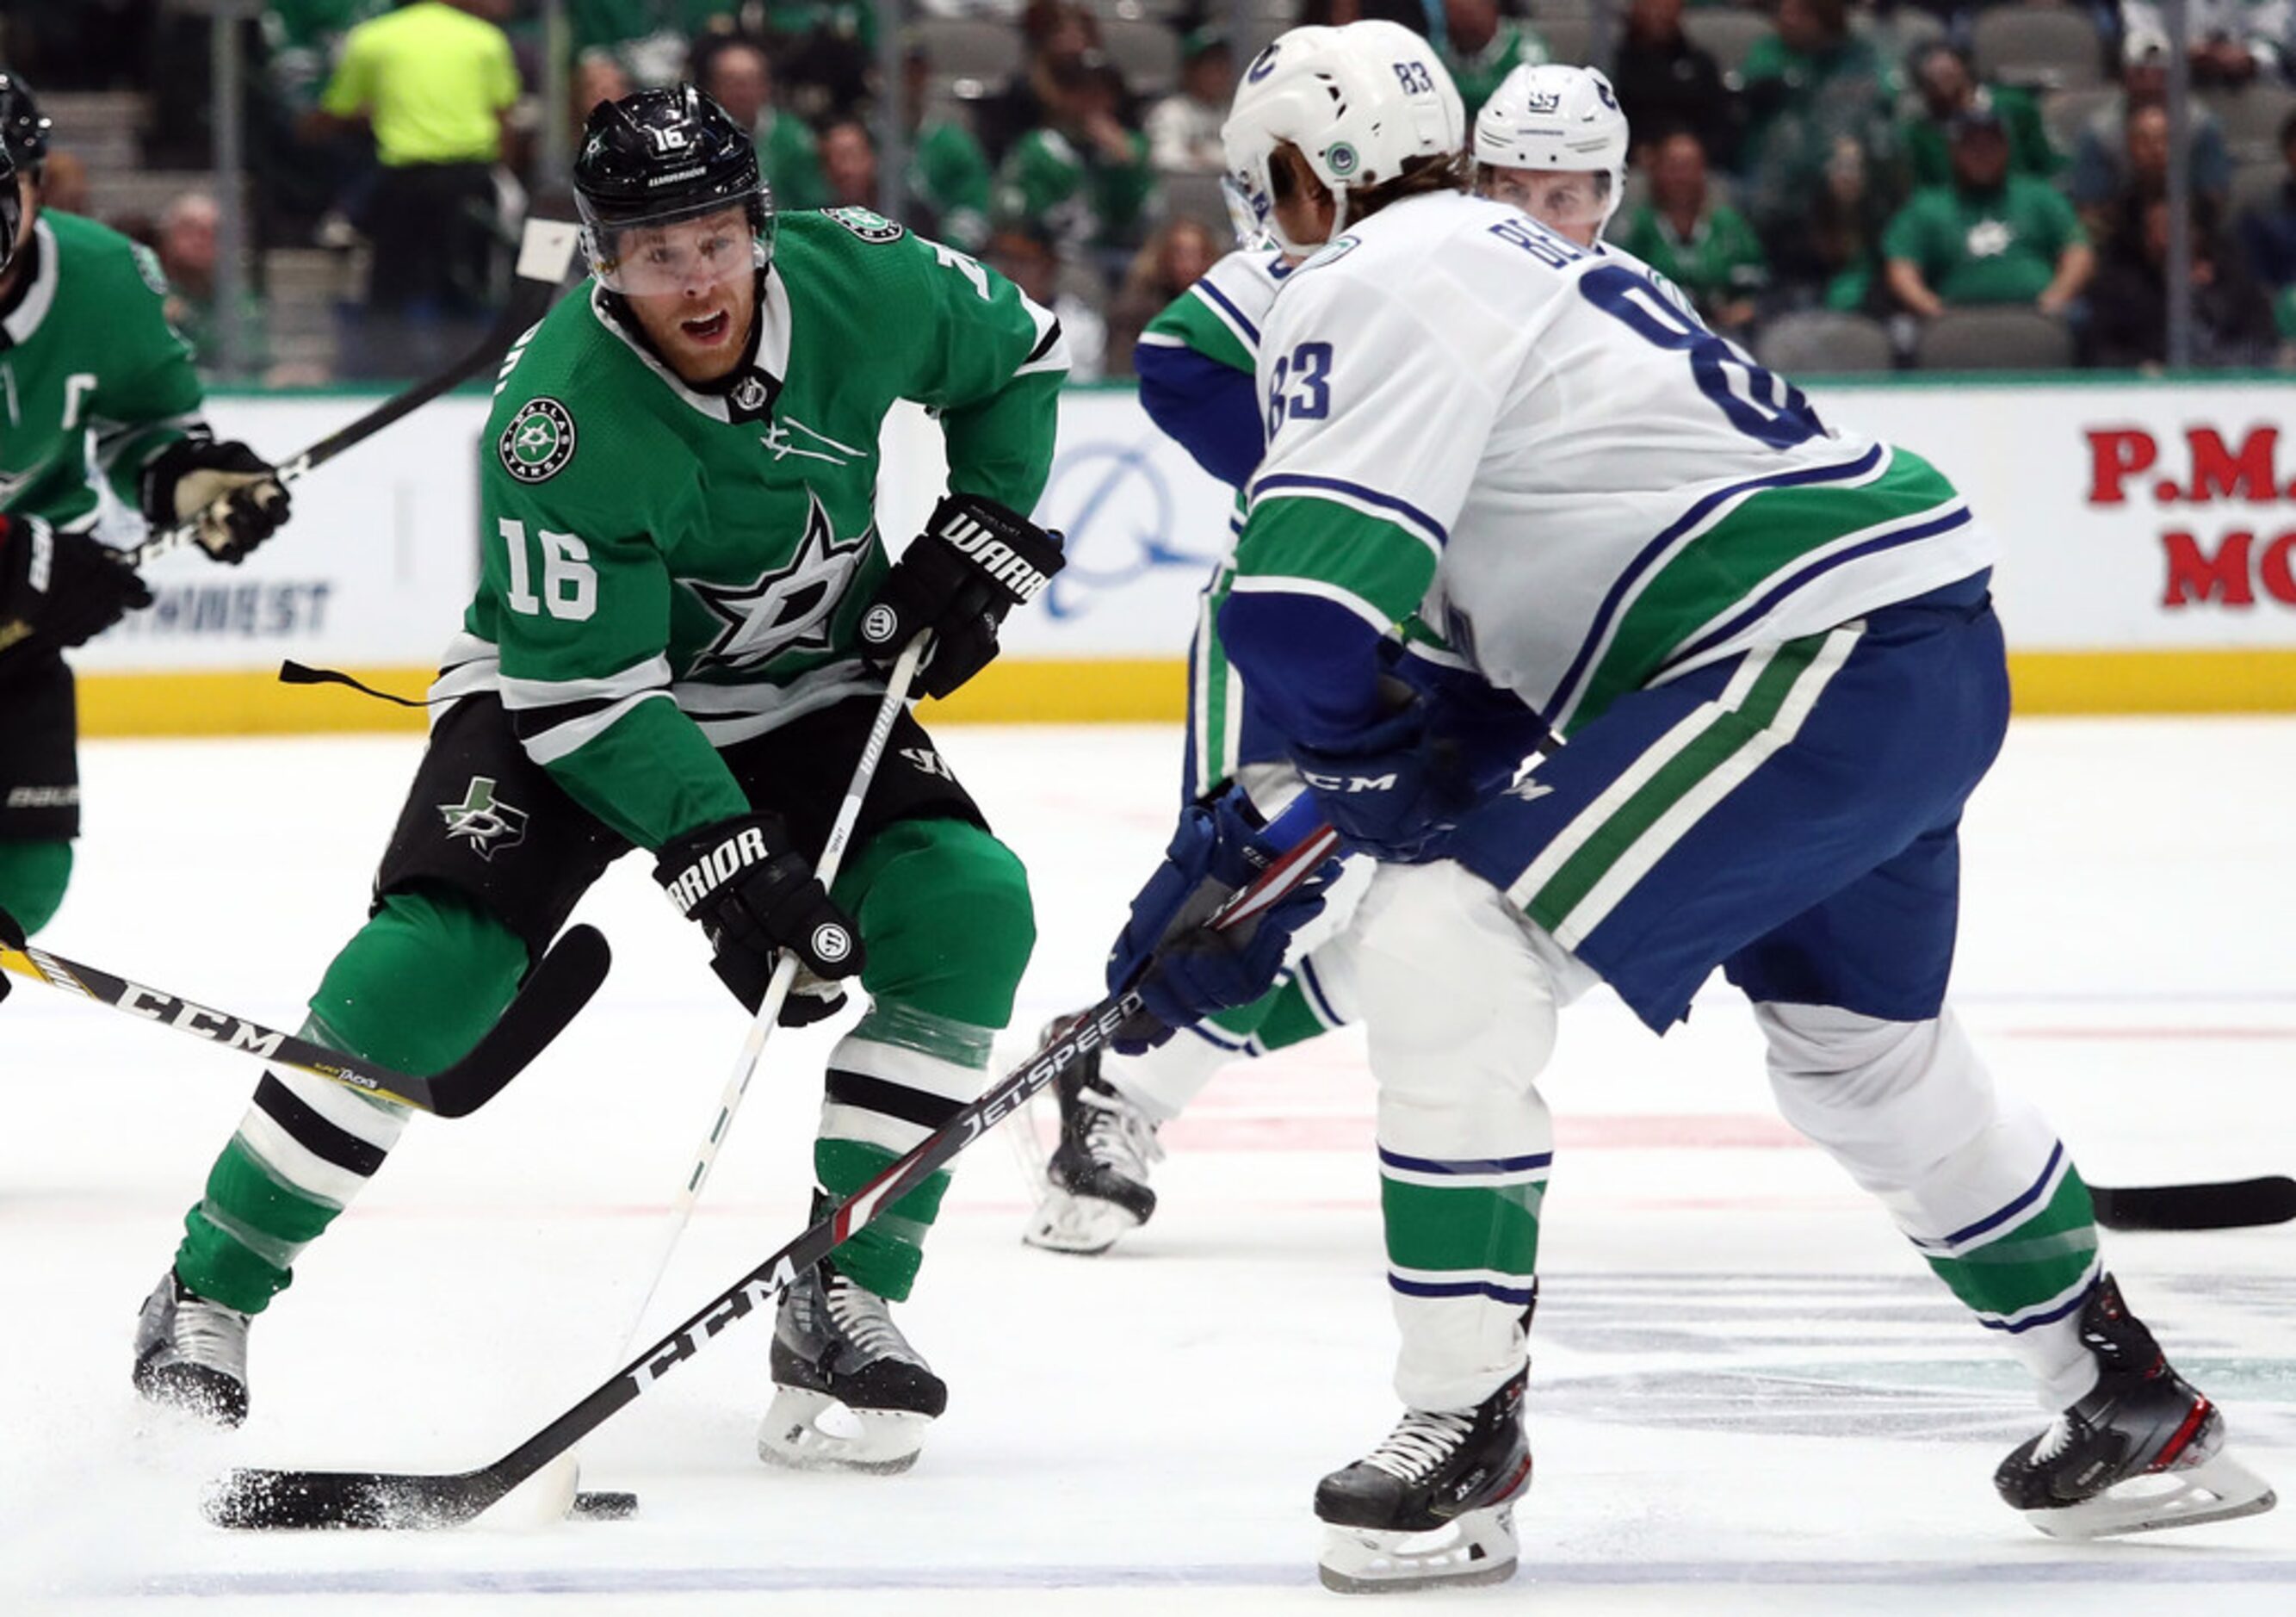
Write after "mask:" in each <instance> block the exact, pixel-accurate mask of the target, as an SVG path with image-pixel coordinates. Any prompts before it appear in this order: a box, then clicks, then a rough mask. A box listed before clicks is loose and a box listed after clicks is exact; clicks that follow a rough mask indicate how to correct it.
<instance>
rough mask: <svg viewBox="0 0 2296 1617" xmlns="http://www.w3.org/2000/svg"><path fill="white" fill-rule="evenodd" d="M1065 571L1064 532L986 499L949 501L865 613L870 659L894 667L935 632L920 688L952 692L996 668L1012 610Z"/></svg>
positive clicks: (954, 497)
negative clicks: (999, 634) (999, 636)
mask: <svg viewBox="0 0 2296 1617" xmlns="http://www.w3.org/2000/svg"><path fill="white" fill-rule="evenodd" d="M1061 568H1062V556H1061V536H1060V535H1059V534H1057V533H1051V532H1048V531H1046V529H1042V528H1039V527H1037V525H1036V524H1035V523H1034V522H1031V521H1029V519H1028V518H1027V517H1024V516H1022V515H1021V513H1018V512H1016V511H1010V510H1007V509H1006V508H1005V507H1004V506H1002V505H998V504H997V503H996V501H995V500H991V499H983V498H982V497H980V495H977V494H951V495H947V496H945V497H943V498H942V500H941V503H940V504H939V505H936V506H934V507H933V513H932V519H931V521H928V522H927V523H926V524H925V530H924V531H923V532H922V533H921V534H919V535H918V536H917V537H916V538H914V539H913V540H911V541H910V542H909V547H908V548H907V549H906V550H905V551H903V552H902V553H901V559H900V560H899V561H898V562H894V563H893V570H892V571H890V572H889V573H887V574H886V575H885V581H884V582H883V583H882V584H880V585H879V586H878V587H877V593H876V595H874V596H873V598H872V599H871V601H870V603H869V610H868V611H867V612H864V613H863V614H862V617H861V654H862V655H863V656H865V657H866V658H867V659H868V660H869V661H871V662H873V663H875V664H876V665H877V666H878V667H880V668H890V667H892V666H893V661H894V659H896V658H898V656H899V655H900V654H901V648H902V647H904V646H906V645H907V644H908V643H909V642H910V641H911V640H913V639H914V638H915V637H916V634H917V631H918V630H919V629H931V631H932V636H933V640H932V653H931V656H930V657H928V658H927V659H926V661H925V666H924V672H923V674H922V677H921V678H920V679H919V681H918V684H919V686H920V687H921V688H922V690H923V692H924V694H926V695H928V696H946V695H947V694H949V693H950V692H951V691H954V690H955V689H956V687H957V686H959V685H963V684H964V682H965V681H966V680H968V679H970V678H972V677H973V676H974V675H975V674H978V673H979V672H980V670H981V669H985V668H987V667H988V664H989V662H990V661H991V660H992V659H993V658H995V656H996V629H997V626H998V625H1000V624H1002V623H1003V622H1004V621H1005V613H1006V612H1011V611H1012V610H1013V608H1014V607H1015V606H1020V605H1022V604H1024V603H1028V602H1030V601H1033V600H1035V599H1036V598H1037V595H1040V594H1042V593H1043V591H1044V587H1045V586H1046V584H1048V583H1050V582H1051V581H1052V577H1053V575H1054V573H1056V572H1058V571H1060V570H1061Z"/></svg>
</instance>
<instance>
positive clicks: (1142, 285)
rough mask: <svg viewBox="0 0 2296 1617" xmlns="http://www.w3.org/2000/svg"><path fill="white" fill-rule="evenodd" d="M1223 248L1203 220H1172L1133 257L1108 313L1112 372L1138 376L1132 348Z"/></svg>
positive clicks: (1109, 369)
mask: <svg viewBox="0 0 2296 1617" xmlns="http://www.w3.org/2000/svg"><path fill="white" fill-rule="evenodd" d="M1220 251H1221V243H1220V241H1219V238H1218V237H1217V236H1215V235H1214V234H1212V231H1211V227H1210V226H1208V225H1206V224H1205V223H1204V222H1203V221H1202V220H1201V219H1193V218H1178V219H1171V220H1169V221H1167V222H1166V223H1165V224H1164V225H1163V226H1161V227H1160V229H1158V230H1157V232H1156V234H1153V235H1152V236H1150V237H1149V238H1148V242H1147V245H1145V246H1144V247H1143V248H1141V250H1139V251H1138V252H1137V253H1136V254H1134V255H1133V259H1132V267H1131V268H1130V269H1128V270H1127V271H1126V272H1125V275H1124V284H1123V285H1121V286H1119V287H1118V288H1117V289H1116V297H1115V299H1114V300H1112V301H1111V303H1110V304H1109V308H1108V373H1109V374H1110V375H1111V376H1129V375H1130V374H1132V349H1133V345H1134V344H1135V343H1136V342H1138V341H1139V340H1140V333H1141V332H1143V331H1144V330H1145V329H1146V328H1147V325H1148V323H1149V322H1150V321H1151V320H1153V319H1154V318H1155V317H1156V316H1158V315H1160V314H1161V313H1163V311H1164V309H1165V308H1166V307H1167V306H1168V305H1169V304H1170V302H1171V301H1172V300H1173V299H1175V298H1177V297H1178V296H1179V295H1180V294H1181V293H1182V292H1184V291H1187V290H1188V288H1190V287H1191V286H1193V285H1194V284H1195V283H1197V282H1198V281H1200V280H1201V279H1202V278H1203V275H1204V272H1205V271H1206V270H1208V269H1210V267H1212V265H1213V264H1214V263H1215V262H1217V261H1218V259H1219V256H1220Z"/></svg>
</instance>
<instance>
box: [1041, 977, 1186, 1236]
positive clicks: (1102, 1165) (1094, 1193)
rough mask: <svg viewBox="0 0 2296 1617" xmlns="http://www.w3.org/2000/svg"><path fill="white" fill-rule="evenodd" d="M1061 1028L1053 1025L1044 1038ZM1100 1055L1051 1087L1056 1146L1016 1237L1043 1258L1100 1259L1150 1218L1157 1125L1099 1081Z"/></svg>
mask: <svg viewBox="0 0 2296 1617" xmlns="http://www.w3.org/2000/svg"><path fill="white" fill-rule="evenodd" d="M1060 1029H1061V1024H1060V1023H1059V1022H1054V1023H1053V1024H1052V1025H1051V1026H1050V1027H1047V1028H1046V1030H1045V1034H1046V1038H1051V1037H1053V1036H1054V1034H1055V1033H1057V1032H1058V1031H1059V1030H1060ZM1100 1056H1101V1053H1100V1052H1099V1051H1098V1050H1095V1051H1094V1052H1093V1053H1092V1054H1091V1055H1087V1057H1086V1058H1085V1059H1084V1060H1082V1061H1080V1062H1077V1063H1072V1064H1071V1065H1070V1066H1069V1067H1067V1068H1066V1069H1064V1070H1063V1071H1062V1073H1061V1075H1060V1077H1059V1078H1058V1079H1055V1080H1054V1095H1055V1096H1057V1097H1058V1099H1059V1101H1060V1107H1061V1143H1060V1145H1059V1148H1058V1149H1056V1150H1055V1151H1054V1153H1053V1155H1052V1160H1051V1161H1048V1162H1047V1163H1046V1165H1045V1179H1046V1186H1045V1196H1044V1200H1043V1201H1042V1202H1040V1203H1038V1205H1037V1216H1036V1217H1035V1218H1034V1219H1031V1220H1030V1221H1029V1227H1028V1230H1027V1231H1026V1233H1024V1234H1023V1235H1021V1239H1022V1240H1023V1241H1026V1242H1027V1243H1028V1244H1029V1245H1030V1246H1041V1247H1043V1248H1044V1249H1046V1251H1047V1252H1075V1253H1078V1254H1079V1255H1089V1254H1091V1253H1095V1252H1106V1251H1107V1250H1108V1249H1109V1248H1110V1247H1111V1246H1113V1245H1115V1244H1116V1243H1117V1240H1118V1238H1119V1236H1121V1235H1123V1234H1124V1233H1125V1232H1126V1231H1127V1230H1131V1229H1137V1228H1138V1227H1140V1226H1142V1225H1143V1224H1145V1223H1147V1222H1148V1220H1149V1219H1150V1218H1151V1217H1152V1216H1153V1215H1154V1213H1155V1211H1156V1193H1155V1192H1154V1191H1152V1190H1151V1189H1149V1188H1148V1167H1149V1164H1150V1163H1152V1162H1158V1161H1162V1160H1163V1156H1164V1148H1163V1147H1162V1146H1161V1145H1158V1144H1157V1142H1156V1123H1155V1120H1153V1119H1152V1118H1151V1117H1150V1116H1149V1115H1148V1114H1147V1113H1146V1112H1143V1111H1142V1110H1141V1109H1140V1108H1139V1107H1137V1106H1136V1105H1134V1104H1132V1103H1131V1102H1130V1101H1129V1100H1127V1099H1126V1098H1125V1097H1124V1096H1123V1095H1122V1094H1121V1093H1120V1092H1119V1091H1118V1089H1117V1088H1116V1087H1115V1086H1114V1085H1112V1084H1111V1083H1109V1082H1108V1081H1107V1080H1106V1079H1103V1078H1102V1077H1101V1075H1100Z"/></svg>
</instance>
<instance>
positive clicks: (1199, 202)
mask: <svg viewBox="0 0 2296 1617" xmlns="http://www.w3.org/2000/svg"><path fill="white" fill-rule="evenodd" d="M1156 187H1157V189H1158V190H1159V191H1160V192H1162V193H1163V194H1164V217H1165V218H1168V219H1197V220H1200V221H1201V222H1202V223H1204V224H1206V225H1209V226H1211V227H1212V231H1213V234H1216V235H1218V237H1219V238H1220V240H1221V241H1222V242H1226V240H1227V239H1228V238H1229V237H1230V236H1231V235H1233V234H1234V221H1233V220H1232V219H1231V218H1229V216H1228V210H1227V197H1226V193H1223V192H1222V191H1221V189H1220V176H1218V175H1217V174H1175V173H1171V172H1169V171H1168V172H1166V173H1163V174H1160V175H1158V176H1156Z"/></svg>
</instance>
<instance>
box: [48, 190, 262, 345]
mask: <svg viewBox="0 0 2296 1617" xmlns="http://www.w3.org/2000/svg"><path fill="white" fill-rule="evenodd" d="M50 161H51V162H52V163H53V159H51V160H50ZM222 221H223V209H221V208H219V207H217V205H216V200H215V198H213V197H211V196H209V194H208V193H206V192H204V191H193V192H187V193H184V195H182V196H179V197H177V198H176V200H175V201H172V202H170V203H168V206H167V209H166V210H165V211H164V212H162V213H161V214H160V223H159V225H158V226H157V227H156V228H155V229H154V230H153V231H152V250H153V251H154V252H156V253H157V254H158V255H159V259H160V269H161V271H162V272H164V273H165V274H166V275H167V277H168V302H167V312H168V324H170V325H172V326H174V327H175V328H176V331H178V332H182V333H183V338H184V341H186V342H188V343H190V344H191V345H192V357H193V359H194V360H196V361H197V362H199V364H200V366H201V369H202V370H205V369H206V368H208V366H209V365H211V364H213V363H214V361H215V359H216V357H217V353H218V352H219V350H220V349H221V338H220V336H219V334H218V332H217V324H218V323H217V316H216V258H217V250H216V249H217V228H218V227H219V226H220V225H221V224H222ZM264 328H265V322H264V318H263V305H262V302H261V300H258V298H257V297H256V295H255V290H254V288H252V287H246V288H242V291H241V294H240V300H239V330H240V361H241V363H242V365H245V366H246V367H247V368H248V369H249V370H250V371H251V372H252V373H256V374H258V375H265V374H266V373H267V372H269V371H270V369H271V349H270V344H269V342H268V341H266V332H265V329H264ZM266 380H268V377H267V376H266Z"/></svg>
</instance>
